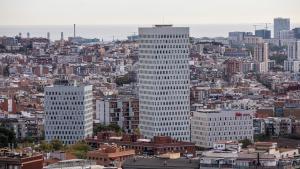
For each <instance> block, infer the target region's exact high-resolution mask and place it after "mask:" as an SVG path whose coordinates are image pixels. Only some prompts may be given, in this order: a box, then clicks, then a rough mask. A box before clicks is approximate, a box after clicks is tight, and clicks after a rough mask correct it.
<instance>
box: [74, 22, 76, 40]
mask: <svg viewBox="0 0 300 169" xmlns="http://www.w3.org/2000/svg"><path fill="white" fill-rule="evenodd" d="M75 37H76V25H75V24H74V38H75Z"/></svg>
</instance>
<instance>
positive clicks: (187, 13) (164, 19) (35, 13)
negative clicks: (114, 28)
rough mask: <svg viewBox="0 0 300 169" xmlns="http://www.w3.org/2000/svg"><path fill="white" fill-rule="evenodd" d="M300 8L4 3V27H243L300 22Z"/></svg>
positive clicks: (280, 4)
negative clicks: (285, 20) (276, 19)
mask: <svg viewBox="0 0 300 169" xmlns="http://www.w3.org/2000/svg"><path fill="white" fill-rule="evenodd" d="M258 4H259V5H258ZM299 5H300V2H299V1H297V0H288V1H281V0H265V1H258V0H244V1H239V0H226V1H218V0H212V1H209V2H207V1H202V0H201V1H196V0H187V1H181V0H173V1H171V0H164V1H158V0H154V1H151V2H150V1H146V0H128V1H120V0H111V1H103V0H89V1H88V2H87V1H83V0H76V1H70V0H63V1H58V0H54V1H49V0H40V1H36V0H27V1H20V0H11V1H8V0H1V6H0V21H1V23H0V25H68V24H72V23H77V24H82V25H91V24H92V25H94V24H95V25H101V24H155V23H157V24H162V23H166V24H168V23H172V24H214V23H218V24H224V23H227V24H232V23H238V24H242V23H260V22H271V21H272V20H273V18H274V17H288V18H290V19H291V22H292V23H300V15H299V11H298V9H297V7H298V6H299Z"/></svg>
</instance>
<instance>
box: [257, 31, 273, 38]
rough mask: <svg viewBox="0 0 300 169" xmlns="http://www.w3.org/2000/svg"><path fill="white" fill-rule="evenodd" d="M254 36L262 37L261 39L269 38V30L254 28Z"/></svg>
mask: <svg viewBox="0 0 300 169" xmlns="http://www.w3.org/2000/svg"><path fill="white" fill-rule="evenodd" d="M255 36H258V37H262V38H263V39H271V31H270V30H267V29H260V30H255Z"/></svg>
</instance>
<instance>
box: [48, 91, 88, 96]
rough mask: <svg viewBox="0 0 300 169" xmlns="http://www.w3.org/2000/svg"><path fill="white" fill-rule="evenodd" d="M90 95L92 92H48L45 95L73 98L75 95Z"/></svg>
mask: <svg viewBox="0 0 300 169" xmlns="http://www.w3.org/2000/svg"><path fill="white" fill-rule="evenodd" d="M88 93H91V91H89V92H83V91H77V92H75V91H74V92H70V91H69V92H57V91H56V92H51V91H46V92H45V94H46V95H50V96H51V95H71V96H74V95H84V94H88Z"/></svg>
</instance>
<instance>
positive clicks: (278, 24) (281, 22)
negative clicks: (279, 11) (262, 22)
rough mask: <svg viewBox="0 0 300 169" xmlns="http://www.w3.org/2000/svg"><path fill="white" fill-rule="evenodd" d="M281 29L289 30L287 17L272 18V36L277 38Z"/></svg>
mask: <svg viewBox="0 0 300 169" xmlns="http://www.w3.org/2000/svg"><path fill="white" fill-rule="evenodd" d="M282 30H290V19H289V18H274V38H275V39H279V36H280V35H279V33H280V31H282Z"/></svg>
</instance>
